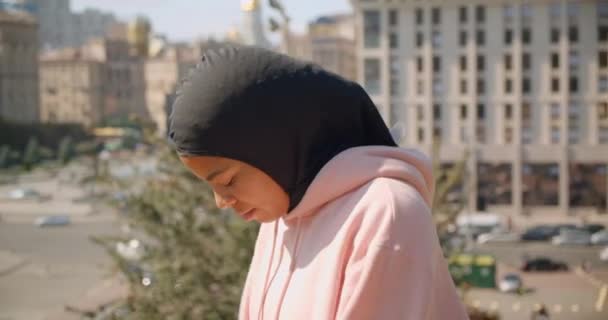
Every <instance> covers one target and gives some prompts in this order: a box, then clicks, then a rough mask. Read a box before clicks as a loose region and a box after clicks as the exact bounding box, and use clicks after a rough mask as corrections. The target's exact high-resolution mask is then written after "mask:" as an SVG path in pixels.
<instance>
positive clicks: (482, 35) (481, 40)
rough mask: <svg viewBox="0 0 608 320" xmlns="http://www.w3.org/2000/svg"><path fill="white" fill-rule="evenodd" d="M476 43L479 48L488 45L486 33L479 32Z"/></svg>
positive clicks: (476, 35)
mask: <svg viewBox="0 0 608 320" xmlns="http://www.w3.org/2000/svg"><path fill="white" fill-rule="evenodd" d="M475 41H477V45H478V46H484V45H485V44H486V33H485V31H483V30H477V33H476V34H475Z"/></svg>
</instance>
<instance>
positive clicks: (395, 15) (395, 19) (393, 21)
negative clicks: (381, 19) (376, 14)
mask: <svg viewBox="0 0 608 320" xmlns="http://www.w3.org/2000/svg"><path fill="white" fill-rule="evenodd" d="M388 24H389V25H390V26H391V27H395V26H397V25H399V12H398V11H397V10H394V9H393V10H390V11H389V12H388Z"/></svg>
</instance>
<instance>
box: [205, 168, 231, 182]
mask: <svg viewBox="0 0 608 320" xmlns="http://www.w3.org/2000/svg"><path fill="white" fill-rule="evenodd" d="M227 169H228V167H224V168H220V169H217V170H215V171H212V172H211V173H210V174H209V175H208V176H207V177H206V178H205V180H207V181H211V180H213V179H215V177H217V176H219V175H220V174H222V173H224V171H226V170H227Z"/></svg>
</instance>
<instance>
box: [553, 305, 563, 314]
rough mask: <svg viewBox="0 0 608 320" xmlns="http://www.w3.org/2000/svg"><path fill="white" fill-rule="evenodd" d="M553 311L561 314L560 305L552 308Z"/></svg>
mask: <svg viewBox="0 0 608 320" xmlns="http://www.w3.org/2000/svg"><path fill="white" fill-rule="evenodd" d="M553 311H554V312H555V313H560V312H562V305H561V304H556V305H554V306H553Z"/></svg>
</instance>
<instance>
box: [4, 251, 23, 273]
mask: <svg viewBox="0 0 608 320" xmlns="http://www.w3.org/2000/svg"><path fill="white" fill-rule="evenodd" d="M26 263H27V261H26V260H25V259H24V258H22V257H20V256H18V255H16V254H14V253H12V252H10V251H3V250H0V277H2V276H5V275H7V274H9V273H11V272H13V271H16V270H17V269H19V268H20V267H22V266H23V265H25V264H26Z"/></svg>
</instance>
